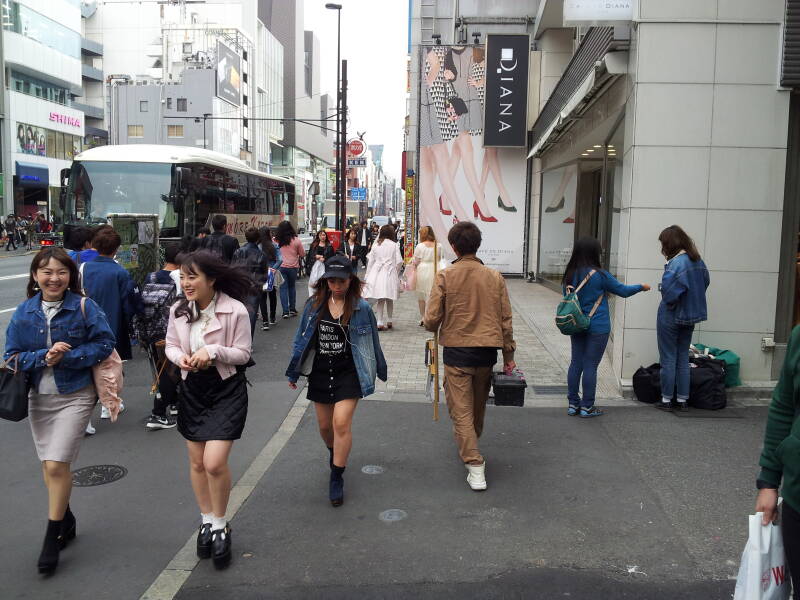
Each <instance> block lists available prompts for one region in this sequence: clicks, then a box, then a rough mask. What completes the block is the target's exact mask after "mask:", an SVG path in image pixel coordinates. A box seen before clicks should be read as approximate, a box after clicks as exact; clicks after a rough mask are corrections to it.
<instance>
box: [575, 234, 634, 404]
mask: <svg viewBox="0 0 800 600" xmlns="http://www.w3.org/2000/svg"><path fill="white" fill-rule="evenodd" d="M600 251H601V247H600V242H598V241H597V240H596V239H595V238H593V237H584V238H581V239H579V240H578V241H577V242H575V247H574V248H573V250H572V256H571V257H570V259H569V263H567V269H566V271H565V272H564V278H563V279H562V281H561V285H562V287H563V290H564V293H565V294H566V288H567V286H571V287H573V288H576V290H577V295H578V301H579V302H580V305H581V310H582V311H583V314H584V315H590V314H592V312H593V311H594V314H593V315H592V317H591V320H590V321H589V329H587V330H586V331H583V332H581V333H576V334H574V335H571V336H570V343H571V345H572V357H571V358H570V363H569V370H568V371H567V388H568V392H567V401H568V402H569V407H568V408H567V414H568V415H570V416H572V417H574V416H580V417H583V418H588V417H599V416H600V415H602V414H603V411H602V410H600V409H599V408H597V407H596V406H595V405H594V400H595V392H596V391H597V367H598V366H599V365H600V361H601V360H602V359H603V354H604V353H605V351H606V345H607V344H608V336H609V334H610V333H611V317H610V315H609V311H608V294H615V295H617V296H620V297H622V298H628V297H629V296H633V295H634V294H638V293H639V292H646V291H648V290H649V289H650V286H649V285H647V284H644V283H639V284H635V285H625V284H623V283H620V282H619V281H617V280H616V279H615V278H614V276H613V275H612V274H611V273H609V272H608V271H606V270H605V269H603V267H602V266H601V265H600ZM581 379H583V390H582V391H583V397H581V395H580V394H579V392H578V389H579V386H580V383H581Z"/></svg>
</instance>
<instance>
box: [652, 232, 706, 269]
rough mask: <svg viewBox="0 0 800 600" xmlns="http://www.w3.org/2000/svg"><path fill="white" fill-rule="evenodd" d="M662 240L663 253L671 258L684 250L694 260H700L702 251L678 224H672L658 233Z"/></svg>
mask: <svg viewBox="0 0 800 600" xmlns="http://www.w3.org/2000/svg"><path fill="white" fill-rule="evenodd" d="M658 241H659V242H661V253H662V254H663V255H664V256H665V257H666V258H667V260H670V259H672V258H675V256H676V255H677V254H678V252H680V251H681V250H683V251H684V252H686V255H687V256H688V257H689V258H691V259H692V262H696V261H698V260H700V253H699V252H698V251H697V246H695V245H694V242H693V241H692V238H690V237H689V234H688V233H686V232H685V231H684V230H683V229H681V228H680V227H678V226H677V225H670V226H669V227H667V228H666V229H665V230H664V231H662V232H661V233H660V234H659V235H658Z"/></svg>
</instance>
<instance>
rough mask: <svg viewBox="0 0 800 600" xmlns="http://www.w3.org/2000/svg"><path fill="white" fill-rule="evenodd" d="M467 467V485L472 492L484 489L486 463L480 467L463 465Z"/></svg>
mask: <svg viewBox="0 0 800 600" xmlns="http://www.w3.org/2000/svg"><path fill="white" fill-rule="evenodd" d="M464 466H465V467H467V483H468V484H469V487H471V488H472V489H473V490H474V491H476V492H479V491H481V490H485V489H486V461H485V460H484V461H483V464H481V465H466V464H465V465H464Z"/></svg>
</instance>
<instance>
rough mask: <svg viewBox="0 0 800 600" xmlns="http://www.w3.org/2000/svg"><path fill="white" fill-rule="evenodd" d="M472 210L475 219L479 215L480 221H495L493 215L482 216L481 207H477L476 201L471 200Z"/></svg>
mask: <svg viewBox="0 0 800 600" xmlns="http://www.w3.org/2000/svg"><path fill="white" fill-rule="evenodd" d="M472 212H473V214H474V215H475V218H476V219H477V218H478V217H480V218H481V221H483V222H484V223H497V219H496V218H495V217H484V216H483V213H482V212H481V209H480V208H478V203H477V202H473V203H472Z"/></svg>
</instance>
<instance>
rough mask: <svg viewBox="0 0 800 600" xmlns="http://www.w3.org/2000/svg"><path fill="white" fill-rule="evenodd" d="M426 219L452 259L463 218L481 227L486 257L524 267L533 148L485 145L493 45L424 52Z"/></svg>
mask: <svg viewBox="0 0 800 600" xmlns="http://www.w3.org/2000/svg"><path fill="white" fill-rule="evenodd" d="M421 61H422V65H421V69H420V73H421V81H420V110H419V188H418V190H419V213H418V214H419V222H418V223H417V226H418V227H422V226H425V225H430V226H431V227H432V228H433V230H434V233H435V234H436V238H437V240H439V241H440V242H441V243H442V246H443V247H444V248H445V252H446V253H447V255H448V257H449V258H453V256H452V250H451V249H450V246H449V244H448V243H447V232H448V231H449V230H450V227H452V226H453V224H454V223H456V222H458V221H472V222H474V223H475V224H476V225H478V227H479V228H480V229H481V233H482V234H483V242H482V244H481V248H480V250H479V251H478V257H479V258H480V259H481V260H482V261H483V262H484V263H485V264H486V265H487V266H490V267H492V268H495V269H497V270H498V271H500V272H502V273H522V272H523V265H524V246H525V227H524V226H525V222H524V221H525V177H526V157H525V148H524V147H523V148H499V147H484V145H483V139H484V136H483V129H484V120H483V112H484V98H485V81H486V49H485V46H429V47H425V48H423V49H422V52H421Z"/></svg>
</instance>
